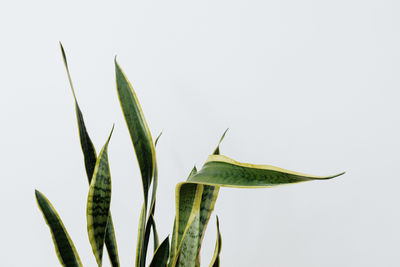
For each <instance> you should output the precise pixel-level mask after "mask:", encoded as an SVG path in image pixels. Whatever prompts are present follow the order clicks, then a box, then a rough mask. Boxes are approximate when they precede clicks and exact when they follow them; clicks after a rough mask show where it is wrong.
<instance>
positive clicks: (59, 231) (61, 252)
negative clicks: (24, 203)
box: [35, 190, 82, 267]
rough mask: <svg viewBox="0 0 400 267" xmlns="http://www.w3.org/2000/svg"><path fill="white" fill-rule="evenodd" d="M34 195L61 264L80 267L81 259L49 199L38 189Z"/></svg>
mask: <svg viewBox="0 0 400 267" xmlns="http://www.w3.org/2000/svg"><path fill="white" fill-rule="evenodd" d="M35 196H36V201H37V203H38V206H39V208H40V210H41V211H42V213H43V217H44V219H45V221H46V223H47V225H48V226H49V228H50V232H51V237H52V239H53V243H54V246H55V249H56V253H57V257H58V259H59V261H60V263H61V265H63V266H68V267H69V266H71V267H73V266H78V267H82V263H81V259H80V258H79V255H78V252H77V251H76V249H75V246H74V243H73V242H72V240H71V238H70V237H69V235H68V232H67V230H66V229H65V226H64V224H63V222H62V220H61V218H60V217H59V216H58V214H57V211H56V210H55V209H54V207H53V205H51V203H50V201H49V200H48V199H47V198H46V197H45V196H44V195H43V194H42V193H40V192H39V191H38V190H35Z"/></svg>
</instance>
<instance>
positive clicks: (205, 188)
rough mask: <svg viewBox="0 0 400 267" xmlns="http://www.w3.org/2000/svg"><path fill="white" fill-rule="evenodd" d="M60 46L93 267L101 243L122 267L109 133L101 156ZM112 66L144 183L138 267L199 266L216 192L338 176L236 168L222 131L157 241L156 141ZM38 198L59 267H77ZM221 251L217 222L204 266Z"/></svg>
mask: <svg viewBox="0 0 400 267" xmlns="http://www.w3.org/2000/svg"><path fill="white" fill-rule="evenodd" d="M60 47H61V52H62V57H63V61H64V65H65V68H66V71H67V75H68V79H69V82H70V85H71V89H72V94H73V96H74V100H75V112H76V117H77V122H78V129H79V138H80V144H81V148H82V152H83V156H84V162H85V169H86V174H87V179H88V182H89V191H88V197H87V203H86V213H87V214H86V216H87V232H88V236H89V241H90V245H91V246H92V250H93V254H94V256H95V259H96V262H97V264H98V266H101V265H102V257H103V247H104V244H105V246H106V249H107V252H108V256H109V258H110V262H111V265H112V266H120V263H119V257H118V250H117V242H116V238H115V233H114V226H113V222H112V216H111V211H110V199H111V174H110V169H109V163H108V156H107V147H108V144H109V142H110V138H111V135H112V130H111V133H110V135H109V137H108V139H107V141H106V142H105V145H104V146H103V148H102V149H101V151H100V153H98V154H97V153H96V150H95V148H94V145H93V143H92V141H91V139H90V137H89V134H88V132H87V130H86V127H85V122H84V119H83V115H82V112H81V110H80V108H79V105H78V101H77V99H76V96H75V91H74V87H73V84H72V80H71V76H70V73H69V69H68V64H67V59H66V55H65V51H64V49H63V47H62V45H61V43H60ZM114 63H115V74H116V88H117V92H118V97H119V101H120V104H121V107H122V111H123V115H124V117H125V121H126V124H127V127H128V129H129V133H130V137H131V140H132V144H133V147H134V150H135V152H136V157H137V161H138V163H139V168H140V173H141V178H142V185H143V196H144V201H143V206H142V208H141V213H140V221H139V229H138V237H137V248H136V257H135V266H136V267H145V266H150V267H156V266H157V267H158V266H162V267H165V266H168V267H175V266H189V267H190V266H195V267H197V266H200V248H201V244H202V240H203V237H204V232H205V229H206V226H207V223H208V221H209V219H210V216H211V213H212V211H213V209H214V205H215V202H216V200H217V197H218V192H219V190H220V187H235V188H266V187H273V186H279V185H284V184H292V183H300V182H306V181H313V180H326V179H331V178H334V177H337V176H339V175H342V174H343V173H340V174H337V175H332V176H325V177H324V176H314V175H307V174H302V173H298V172H294V171H289V170H285V169H281V168H278V167H274V166H269V165H255V164H247V163H240V162H237V161H235V160H233V159H231V158H229V157H227V156H225V155H221V154H220V149H219V146H220V143H221V141H222V140H223V138H224V136H225V133H226V131H225V133H224V134H223V136H222V138H221V140H220V142H219V144H218V146H217V148H216V149H215V150H214V152H213V153H212V154H211V155H210V156H209V157H208V159H207V161H206V163H205V164H204V166H203V167H202V168H201V169H200V170H197V169H196V167H194V168H193V169H192V171H191V172H190V174H189V176H188V178H187V180H186V181H183V182H181V183H178V184H177V185H176V190H175V221H174V226H173V231H172V235H171V239H169V237H166V238H165V239H164V240H163V241H162V242H161V243H160V242H159V238H158V233H157V230H156V222H155V219H154V212H155V204H156V192H157V183H158V172H157V161H156V153H155V146H156V144H157V141H158V138H159V137H160V136H158V137H157V139H156V140H155V142H153V139H152V136H151V134H150V130H149V127H148V125H147V122H146V120H145V117H144V115H143V111H142V109H141V107H140V104H139V101H138V98H137V96H136V94H135V91H134V90H133V87H132V85H131V84H130V83H129V81H128V79H127V76H126V75H125V74H124V72H123V71H122V69H121V67H120V65H119V64H118V62H117V61H116V60H115V62H114ZM149 193H150V195H149ZM35 196H36V200H37V203H38V206H39V208H40V210H41V211H42V213H43V216H44V219H45V221H46V223H47V224H48V226H49V228H50V232H51V235H52V238H53V242H54V245H55V249H56V254H57V256H58V259H59V261H60V263H61V264H62V265H63V266H82V263H81V260H80V258H79V255H78V252H77V251H76V249H75V246H74V244H73V242H72V240H71V238H70V237H69V235H68V232H67V230H66V228H65V226H64V224H63V223H62V220H61V218H60V216H59V215H58V214H57V212H56V210H55V208H54V207H53V206H52V205H51V203H50V201H49V200H48V199H47V198H46V197H45V196H44V195H43V194H42V193H40V192H39V191H37V190H36V191H35ZM151 232H152V233H153V243H154V248H155V250H154V253H153V257H152V259H151V261H150V263H149V264H147V265H146V255H147V250H148V246H149V242H150V234H151ZM220 252H221V234H220V231H219V220H218V217H217V241H216V245H215V251H214V255H213V257H212V260H211V263H210V265H209V266H212V267H215V266H219V265H220Z"/></svg>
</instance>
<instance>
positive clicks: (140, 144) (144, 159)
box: [115, 60, 156, 207]
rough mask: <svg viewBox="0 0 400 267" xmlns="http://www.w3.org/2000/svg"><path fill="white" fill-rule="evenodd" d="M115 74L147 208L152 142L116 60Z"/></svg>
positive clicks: (151, 171) (151, 168)
mask: <svg viewBox="0 0 400 267" xmlns="http://www.w3.org/2000/svg"><path fill="white" fill-rule="evenodd" d="M115 74H116V82H117V91H118V97H119V102H120V104H121V108H122V111H123V113H124V117H125V121H126V124H127V126H128V130H129V133H130V136H131V139H132V143H133V146H134V148H135V152H136V158H137V160H138V163H139V168H140V172H141V175H142V182H143V192H144V201H145V206H146V207H147V198H148V191H149V187H150V184H151V180H152V177H153V174H154V166H155V161H156V155H155V151H154V146H153V141H152V138H151V134H150V130H149V127H148V126H147V122H146V120H145V118H144V115H143V111H142V108H141V107H140V104H139V101H138V98H137V96H136V94H135V91H134V90H133V87H132V85H131V84H130V82H129V81H128V78H127V77H126V75H125V74H124V72H123V71H122V69H121V67H120V66H119V64H118V63H117V60H115Z"/></svg>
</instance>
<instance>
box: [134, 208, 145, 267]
mask: <svg viewBox="0 0 400 267" xmlns="http://www.w3.org/2000/svg"><path fill="white" fill-rule="evenodd" d="M145 227H146V206H145V204H144V203H143V206H142V210H141V212H140V218H139V229H138V239H137V243H136V261H135V266H136V267H141V266H143V265H144V264H143V258H142V251H143V242H144V237H145V232H146V228H145Z"/></svg>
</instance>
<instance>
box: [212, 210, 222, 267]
mask: <svg viewBox="0 0 400 267" xmlns="http://www.w3.org/2000/svg"><path fill="white" fill-rule="evenodd" d="M221 246H222V238H221V232H220V231H219V219H218V216H217V242H216V243H215V250H214V255H213V257H212V259H211V263H210V267H219V254H220V253H221Z"/></svg>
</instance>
